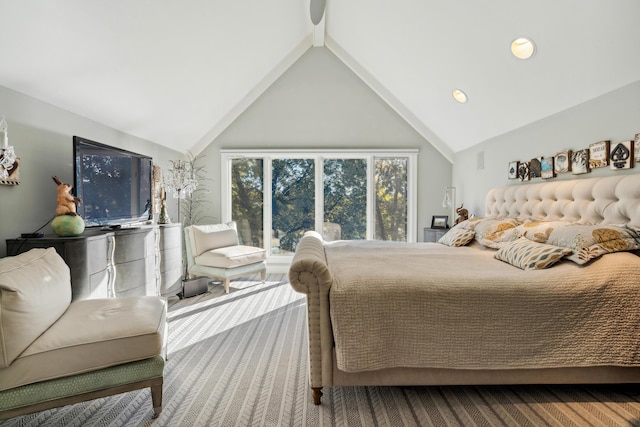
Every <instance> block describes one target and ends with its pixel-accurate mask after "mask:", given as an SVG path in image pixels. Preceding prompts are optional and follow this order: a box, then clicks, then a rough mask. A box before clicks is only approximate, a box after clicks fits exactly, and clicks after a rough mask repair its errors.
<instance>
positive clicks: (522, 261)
mask: <svg viewBox="0 0 640 427" xmlns="http://www.w3.org/2000/svg"><path fill="white" fill-rule="evenodd" d="M571 252H572V251H571V249H568V248H561V247H558V246H552V245H547V244H545V243H537V242H534V241H531V240H529V239H527V238H520V239H518V240H514V241H513V242H509V243H506V244H504V245H503V246H502V247H501V248H500V249H499V250H498V251H497V252H496V254H495V255H494V258H496V259H499V260H500V261H504V262H506V263H508V264H511V265H513V266H514V267H518V268H521V269H522V270H542V269H544V268H547V267H551V266H552V265H553V264H555V263H556V262H558V261H560V260H561V259H562V257H564V256H565V255H568V254H570V253H571Z"/></svg>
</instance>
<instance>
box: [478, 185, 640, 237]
mask: <svg viewBox="0 0 640 427" xmlns="http://www.w3.org/2000/svg"><path fill="white" fill-rule="evenodd" d="M486 216H496V217H510V218H536V219H547V220H566V221H573V222H579V223H588V224H627V223H628V224H630V225H632V226H635V227H640V174H634V175H619V176H609V177H605V178H588V179H572V180H565V181H544V182H541V183H536V184H524V185H510V186H505V187H496V188H493V189H491V190H489V193H487V198H486Z"/></svg>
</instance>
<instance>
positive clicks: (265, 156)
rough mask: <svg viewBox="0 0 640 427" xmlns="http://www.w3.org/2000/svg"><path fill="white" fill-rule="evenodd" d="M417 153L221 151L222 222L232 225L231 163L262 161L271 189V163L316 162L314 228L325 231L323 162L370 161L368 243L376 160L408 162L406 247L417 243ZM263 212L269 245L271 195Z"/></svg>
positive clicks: (288, 257)
mask: <svg viewBox="0 0 640 427" xmlns="http://www.w3.org/2000/svg"><path fill="white" fill-rule="evenodd" d="M418 152H419V150H418V149H393V150H391V149H374V150H339V149H338V150H336V149H333V150H317V149H309V150H280V149H272V150H258V149H255V150H253V149H251V150H242V149H240V150H238V149H223V150H220V156H221V159H220V177H221V179H220V196H221V200H220V202H221V205H220V211H221V218H222V222H228V221H231V214H232V211H231V202H232V200H231V199H232V195H231V165H232V162H231V161H232V160H237V159H242V158H251V159H255V158H260V159H262V161H263V168H264V169H263V173H264V188H265V189H267V188H271V184H270V183H271V180H272V174H271V168H272V160H273V159H275V158H277V159H303V158H304V159H314V161H315V162H316V165H317V166H316V168H315V184H316V199H315V205H316V206H315V208H316V209H315V228H316V230H320V232H321V231H322V224H323V216H324V185H323V170H324V168H323V161H324V160H325V159H366V160H367V190H368V191H367V208H366V209H367V239H369V240H371V239H373V236H374V234H375V215H374V214H375V212H374V201H375V197H376V194H375V191H376V188H375V170H376V169H375V167H374V166H375V163H374V162H375V160H376V159H378V158H394V157H402V158H407V198H408V200H407V236H406V239H407V240H406V241H407V243H414V242H416V235H417V231H416V230H417V206H418V200H417V197H418V188H417V187H418V172H417V165H418ZM263 197H264V200H263V202H264V208H263V224H264V227H263V232H264V235H263V241H264V242H269V239H270V237H271V236H270V231H271V228H272V221H271V203H272V198H271V191H268V192H266V191H265V192H264V195H263ZM267 258H269V259H270V261H273V260H275V259H278V260H282V261H283V263H287V264H288V263H290V262H291V258H292V255H278V256H272V254H271V253H270V252H269V251H267ZM278 264H280V262H278Z"/></svg>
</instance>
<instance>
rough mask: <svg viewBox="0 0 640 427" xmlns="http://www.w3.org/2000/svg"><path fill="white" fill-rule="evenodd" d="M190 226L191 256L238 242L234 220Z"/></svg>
mask: <svg viewBox="0 0 640 427" xmlns="http://www.w3.org/2000/svg"><path fill="white" fill-rule="evenodd" d="M191 228H192V230H193V231H192V232H193V234H192V236H193V239H192V240H193V244H192V247H191V249H192V250H193V256H198V255H201V254H203V253H204V252H206V251H209V250H211V249H218V248H224V247H227V246H235V245H237V244H238V232H237V231H236V224H235V222H228V223H226V224H215V225H194V226H192V227H191Z"/></svg>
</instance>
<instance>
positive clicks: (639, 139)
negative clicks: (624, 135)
mask: <svg viewBox="0 0 640 427" xmlns="http://www.w3.org/2000/svg"><path fill="white" fill-rule="evenodd" d="M633 147H634V148H635V150H634V153H635V156H634V158H635V164H638V163H640V150H638V148H639V147H640V133H636V139H635V140H634V141H633Z"/></svg>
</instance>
